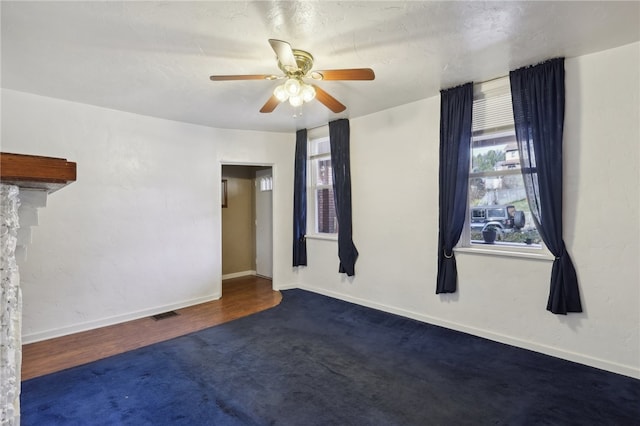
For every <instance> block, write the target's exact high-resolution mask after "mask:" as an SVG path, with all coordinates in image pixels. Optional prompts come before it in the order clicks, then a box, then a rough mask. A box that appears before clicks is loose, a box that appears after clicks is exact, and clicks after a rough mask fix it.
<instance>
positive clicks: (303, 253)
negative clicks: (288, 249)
mask: <svg viewBox="0 0 640 426" xmlns="http://www.w3.org/2000/svg"><path fill="white" fill-rule="evenodd" d="M294 167H295V170H294V177H293V266H302V265H305V266H306V264H307V240H306V237H305V235H306V234H307V129H302V130H298V131H297V132H296V159H295V166H294Z"/></svg>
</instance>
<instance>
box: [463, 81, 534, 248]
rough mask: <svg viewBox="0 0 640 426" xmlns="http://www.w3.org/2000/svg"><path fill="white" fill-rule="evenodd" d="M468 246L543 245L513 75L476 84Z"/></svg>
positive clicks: (526, 246) (465, 239) (466, 244)
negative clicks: (530, 196) (518, 126)
mask: <svg viewBox="0 0 640 426" xmlns="http://www.w3.org/2000/svg"><path fill="white" fill-rule="evenodd" d="M472 131H473V133H472V139H471V165H470V169H469V204H468V205H469V212H468V215H467V225H466V227H465V232H464V233H463V237H462V239H461V243H462V245H463V246H466V247H482V248H490V249H495V250H510V251H514V250H516V251H520V250H532V249H538V250H540V249H541V248H542V247H543V244H542V242H541V239H540V235H539V234H538V231H537V230H536V227H535V225H534V223H533V219H532V216H531V212H530V210H529V204H528V202H527V195H526V192H525V188H524V180H523V179H522V175H521V172H520V155H519V152H518V144H517V142H516V136H515V129H514V123H513V113H512V106H511V92H510V88H509V78H508V77H504V78H501V79H497V80H492V81H490V82H487V83H481V84H478V85H476V86H475V88H474V101H473V124H472Z"/></svg>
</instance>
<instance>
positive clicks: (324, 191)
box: [309, 138, 338, 235]
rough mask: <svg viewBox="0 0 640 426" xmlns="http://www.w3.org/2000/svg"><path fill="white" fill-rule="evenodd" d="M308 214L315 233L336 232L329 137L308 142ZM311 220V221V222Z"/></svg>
mask: <svg viewBox="0 0 640 426" xmlns="http://www.w3.org/2000/svg"><path fill="white" fill-rule="evenodd" d="M309 162H310V166H311V167H310V173H309V181H310V182H309V186H310V191H309V206H310V208H309V212H313V213H312V214H310V215H309V219H310V226H309V229H312V230H313V232H314V233H315V234H329V235H331V234H337V233H338V218H337V217H336V208H335V204H334V201H333V170H332V168H331V147H330V145H329V138H320V139H314V140H311V141H310V142H309ZM311 222H312V223H311Z"/></svg>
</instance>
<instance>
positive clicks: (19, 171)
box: [0, 152, 76, 193]
mask: <svg viewBox="0 0 640 426" xmlns="http://www.w3.org/2000/svg"><path fill="white" fill-rule="evenodd" d="M75 180H76V163H72V162H69V161H67V160H66V159H64V158H53V157H41V156H38V155H24V154H10V153H6V152H0V182H2V183H7V184H11V185H17V186H19V187H20V188H28V189H41V190H45V191H47V193H52V192H54V191H57V190H58V189H60V188H62V187H64V186H66V185H68V184H70V183H72V182H75Z"/></svg>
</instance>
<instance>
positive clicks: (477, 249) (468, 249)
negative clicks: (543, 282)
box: [453, 246, 555, 262]
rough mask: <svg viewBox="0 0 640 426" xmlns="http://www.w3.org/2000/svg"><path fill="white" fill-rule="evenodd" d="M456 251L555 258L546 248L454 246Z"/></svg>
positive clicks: (540, 258)
mask: <svg viewBox="0 0 640 426" xmlns="http://www.w3.org/2000/svg"><path fill="white" fill-rule="evenodd" d="M453 251H454V252H456V253H470V254H479V255H484V256H504V257H517V258H521V259H533V260H543V261H547V262H551V261H553V260H555V257H554V256H553V255H552V254H551V253H549V252H547V251H546V250H538V251H537V252H529V251H524V250H522V251H520V250H509V247H505V248H495V246H494V248H485V247H455V248H454V249H453Z"/></svg>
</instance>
